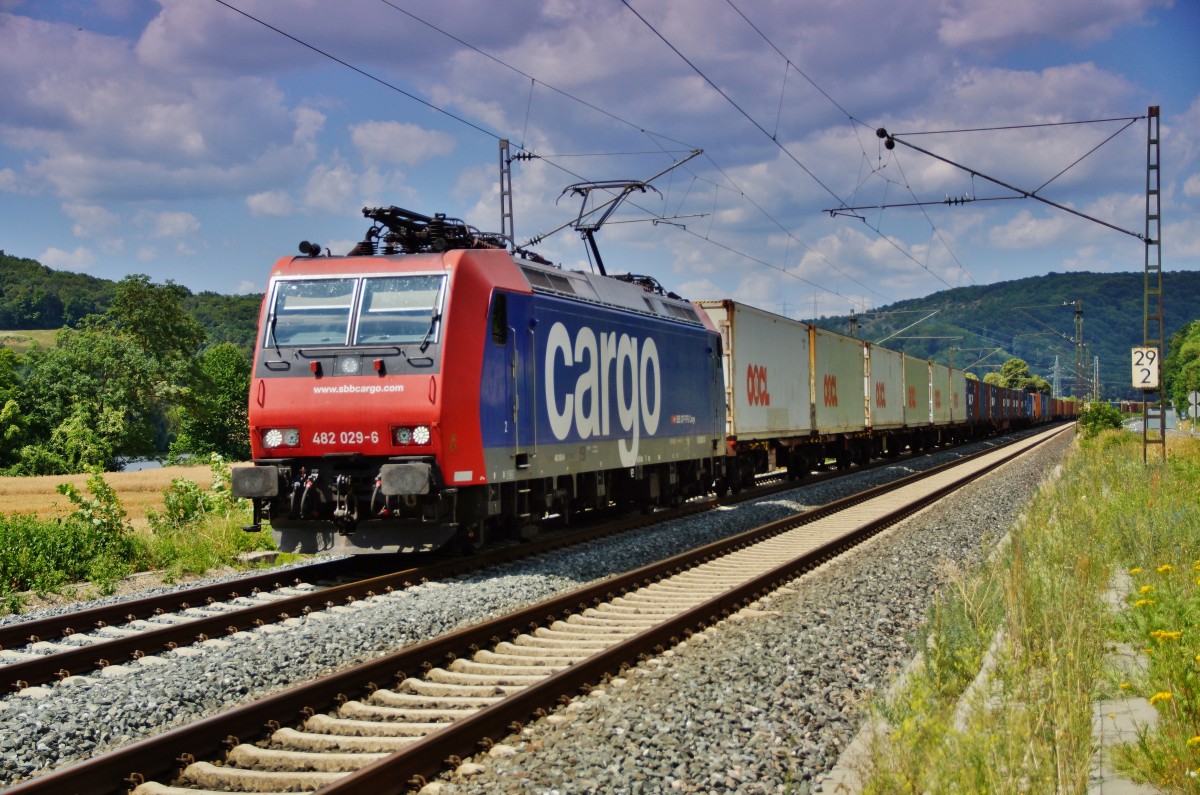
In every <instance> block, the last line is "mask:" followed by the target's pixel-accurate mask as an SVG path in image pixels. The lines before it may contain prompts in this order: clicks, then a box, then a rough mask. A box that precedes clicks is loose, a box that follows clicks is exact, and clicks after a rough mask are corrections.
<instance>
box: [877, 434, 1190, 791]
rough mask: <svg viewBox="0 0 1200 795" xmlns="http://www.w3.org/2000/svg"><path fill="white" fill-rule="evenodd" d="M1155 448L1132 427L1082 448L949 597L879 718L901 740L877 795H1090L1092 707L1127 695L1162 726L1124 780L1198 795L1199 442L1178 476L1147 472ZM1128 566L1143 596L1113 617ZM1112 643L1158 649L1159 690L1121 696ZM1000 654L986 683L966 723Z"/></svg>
mask: <svg viewBox="0 0 1200 795" xmlns="http://www.w3.org/2000/svg"><path fill="white" fill-rule="evenodd" d="M1141 452H1142V451H1141V441H1140V439H1138V438H1137V437H1135V436H1133V435H1131V434H1127V433H1124V432H1121V431H1109V432H1104V433H1101V434H1100V435H1099V436H1097V437H1096V438H1094V439H1088V440H1082V441H1081V443H1080V445H1079V447H1078V448H1077V449H1076V450H1074V451H1073V453H1072V454H1071V456H1070V457H1069V459H1068V461H1067V462H1066V463H1065V465H1064V471H1063V472H1062V474H1061V476H1060V477H1057V478H1055V479H1053V480H1051V481H1048V482H1047V483H1045V484H1044V485H1043V487H1042V489H1041V490H1040V491H1039V493H1038V495H1037V496H1036V497H1035V499H1034V500H1033V501H1032V503H1031V505H1030V506H1029V507H1028V509H1027V512H1026V517H1027V518H1025V519H1023V520H1021V521H1019V522H1018V523H1017V524H1016V525H1015V526H1014V527H1013V528H1012V530H1011V536H1010V543H1009V544H1008V545H1007V546H1006V547H1005V548H1004V549H1003V550H1002V551H1001V552H1000V553H999V554H997V555H996V556H995V557H994V559H993V561H992V562H991V563H989V564H986V565H985V566H983V567H982V568H981V569H980V570H978V571H975V572H972V573H970V574H969V575H966V576H964V577H963V578H962V581H961V582H959V583H957V584H955V585H954V587H952V588H950V589H948V593H947V594H946V595H945V597H944V598H943V599H942V600H941V601H940V602H939V604H938V605H937V606H936V607H935V608H934V609H933V611H932V613H931V618H930V621H929V622H928V625H927V628H926V637H925V639H924V643H923V645H922V648H923V649H924V650H925V651H924V662H923V663H922V664H921V665H919V666H917V667H916V668H915V670H914V672H913V673H912V676H911V677H910V679H909V681H908V684H907V686H906V687H904V688H903V689H902V691H901V692H900V694H899V695H898V696H897V697H895V698H893V699H891V700H890V701H887V702H885V703H881V704H879V705H878V706H877V709H878V711H879V714H880V717H881V718H883V719H884V720H885V721H886V725H887V730H886V731H885V732H884V733H883V734H882V735H881V736H880V737H879V738H877V742H876V745H875V753H874V755H873V758H872V759H871V760H870V761H869V762H868V764H867V768H868V769H867V770H866V771H865V773H864V776H865V779H866V784H865V787H864V792H867V793H901V792H903V793H910V792H922V793H926V792H927V793H950V792H998V793H1004V792H1013V793H1016V792H1062V793H1082V792H1086V790H1087V783H1088V776H1089V772H1090V769H1091V762H1092V756H1093V752H1094V745H1093V739H1092V703H1093V701H1094V700H1095V699H1096V698H1098V697H1101V696H1105V695H1109V696H1111V695H1114V694H1115V693H1116V692H1120V691H1125V692H1128V693H1130V694H1141V695H1145V696H1146V697H1147V698H1149V699H1151V701H1152V702H1153V703H1154V704H1155V706H1156V707H1157V708H1158V710H1159V714H1160V724H1159V730H1158V731H1157V732H1156V733H1150V734H1147V735H1146V737H1145V738H1144V739H1143V741H1142V742H1140V743H1137V744H1135V745H1133V746H1129V747H1125V748H1122V749H1121V750H1120V751H1119V752H1118V753H1117V754H1116V756H1117V758H1118V759H1119V760H1120V764H1121V765H1122V766H1123V768H1124V769H1125V770H1127V771H1128V772H1129V773H1131V774H1132V775H1134V776H1135V777H1136V778H1138V779H1139V780H1143V781H1147V782H1150V783H1153V784H1155V785H1156V786H1160V787H1166V788H1169V789H1170V790H1171V791H1179V792H1200V783H1198V781H1197V778H1196V777H1195V776H1196V775H1200V771H1198V770H1197V769H1198V768H1200V736H1197V735H1200V702H1198V699H1200V679H1198V678H1197V677H1198V672H1200V657H1198V656H1197V654H1198V653H1200V571H1193V567H1195V568H1197V569H1200V560H1197V558H1200V551H1198V550H1200V507H1198V506H1197V499H1196V487H1197V485H1198V484H1200V445H1197V444H1195V443H1192V442H1187V441H1180V442H1178V443H1176V444H1174V445H1173V447H1172V449H1171V451H1170V456H1169V458H1168V461H1167V463H1166V464H1165V465H1164V464H1161V463H1153V464H1151V465H1150V466H1145V465H1143V464H1142V461H1141ZM1123 569H1133V570H1134V571H1135V575H1134V580H1135V583H1136V584H1137V586H1138V588H1137V589H1135V591H1134V592H1133V593H1131V594H1129V596H1128V599H1127V603H1126V606H1125V607H1124V608H1123V609H1122V610H1121V611H1119V612H1118V613H1115V614H1114V613H1113V611H1112V610H1111V608H1110V607H1109V606H1108V605H1107V604H1106V602H1105V600H1104V598H1103V595H1104V593H1105V591H1106V590H1107V589H1108V588H1109V587H1110V583H1111V582H1112V581H1113V575H1114V573H1115V572H1117V571H1119V570H1123ZM1146 586H1150V588H1151V590H1145V588H1146ZM1148 599H1152V600H1153V601H1152V603H1151V602H1148V601H1147V600H1148ZM1175 633H1178V634H1175ZM1113 640H1126V641H1128V642H1131V643H1133V644H1134V647H1135V648H1138V649H1146V650H1148V654H1149V656H1150V668H1149V673H1148V675H1147V676H1146V677H1145V681H1139V682H1123V683H1122V687H1121V688H1115V687H1113V686H1111V685H1110V684H1108V683H1109V682H1110V681H1112V678H1113V675H1112V674H1106V671H1105V660H1104V651H1105V644H1106V642H1111V641H1113ZM993 642H994V646H993V653H994V655H995V666H994V668H993V669H992V670H991V671H990V672H989V673H988V676H987V679H986V681H987V686H986V687H984V688H983V689H982V690H981V691H979V692H978V693H973V695H972V697H971V698H969V699H967V700H966V702H965V704H966V706H967V709H966V710H965V711H963V709H962V706H961V705H960V699H961V698H962V695H963V693H964V692H965V691H966V690H967V686H968V684H969V683H970V682H971V680H972V679H973V678H974V671H977V670H978V665H977V664H976V661H977V660H980V659H982V657H983V653H984V651H985V650H986V649H987V648H988V646H989V644H992V643H993ZM956 710H958V715H957V720H956V714H955V713H956Z"/></svg>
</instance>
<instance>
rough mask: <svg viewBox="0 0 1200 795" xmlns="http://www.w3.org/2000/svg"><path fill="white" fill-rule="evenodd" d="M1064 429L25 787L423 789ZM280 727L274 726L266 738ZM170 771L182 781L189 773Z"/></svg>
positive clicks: (155, 794)
mask: <svg viewBox="0 0 1200 795" xmlns="http://www.w3.org/2000/svg"><path fill="white" fill-rule="evenodd" d="M1056 432H1057V431H1050V432H1047V433H1043V434H1039V435H1038V436H1036V437H1033V438H1032V439H1030V440H1027V441H1025V442H1020V443H1017V444H1015V445H1011V446H1009V447H1008V448H1005V449H1002V450H994V451H991V452H988V453H985V454H983V455H980V456H976V457H974V458H972V459H970V460H968V461H966V462H963V463H958V464H955V465H948V466H943V467H939V468H936V469H934V470H931V471H930V472H928V473H923V474H922V475H919V476H912V477H910V478H906V479H904V480H903V481H900V482H898V483H896V484H892V485H890V486H888V487H881V488H878V489H873V490H871V491H869V492H866V493H864V494H862V495H857V496H856V497H853V498H848V499H846V500H842V501H839V502H838V503H833V504H830V505H828V506H823V507H822V508H819V509H817V510H814V511H809V512H806V513H804V514H799V515H797V516H793V517H789V518H787V519H784V520H781V521H779V522H774V523H772V524H770V525H765V526H763V527H760V528H757V529H756V530H752V531H750V532H748V533H743V534H741V535H739V536H737V537H734V538H731V539H727V540H724V541H720V542H717V543H714V544H710V545H708V546H707V547H703V548H701V549H699V550H694V551H692V552H689V553H686V554H684V555H680V556H676V557H675V558H671V559H669V560H667V561H664V562H662V563H660V564H655V565H653V566H648V567H645V568H643V569H639V570H637V571H634V572H630V573H628V574H626V575H622V576H619V577H615V578H613V579H611V580H607V581H604V582H601V583H599V584H596V585H593V586H590V587H587V588H584V589H581V590H578V591H575V592H572V593H570V594H567V595H565V596H562V597H557V598H555V599H552V600H548V601H547V602H543V603H541V604H539V605H535V606H533V607H530V608H527V609H525V610H521V611H518V612H516V613H514V614H511V615H508V616H505V617H502V618H498V619H495V620H492V621H489V622H486V623H484V624H481V625H478V626H476V627H472V628H470V629H466V630H462V631H459V632H455V633H452V634H449V635H445V636H442V637H440V638H437V639H434V640H432V641H429V642H426V643H422V644H420V645H417V646H413V647H410V648H408V649H405V650H403V651H401V652H398V653H396V654H393V655H390V656H388V657H385V658H382V659H380V660H376V661H373V662H371V663H368V664H366V665H362V666H358V667H356V668H354V669H351V670H349V671H346V672H342V673H339V674H337V675H335V676H333V677H329V678H326V679H323V680H319V681H316V682H312V683H310V684H308V685H305V686H302V687H300V688H297V689H294V690H291V691H287V692H284V693H279V694H277V695H275V696H271V697H269V698H266V699H262V700H261V701H259V702H255V703H254V704H251V705H247V706H245V707H242V708H239V709H236V710H232V711H230V712H227V713H225V714H223V715H219V716H216V717H214V718H209V719H207V720H203V721H200V722H197V723H195V724H192V725H190V726H186V727H183V728H181V729H178V730H175V731H172V732H169V733H167V734H164V735H161V736H159V737H156V738H152V739H150V740H145V741H143V742H140V743H138V744H136V745H133V746H129V747H128V748H125V749H123V750H120V751H117V752H115V753H113V754H109V755H106V756H103V757H97V758H96V759H94V760H91V761H90V762H87V763H82V764H80V765H76V766H75V767H70V768H66V769H64V770H61V771H59V772H56V773H53V774H50V775H47V776H44V777H41V778H38V779H34V780H32V781H29V782H26V783H25V784H22V785H19V786H17V787H16V788H14V789H13V790H11V791H12V792H14V793H17V792H20V793H60V792H61V793H66V792H80V793H101V792H115V791H119V790H121V789H122V788H124V787H136V789H135V792H138V793H140V794H141V795H162V794H163V793H173V792H188V793H193V794H194V793H195V791H196V790H197V789H204V790H226V791H229V790H233V791H261V792H278V791H302V790H313V789H317V788H321V787H325V788H327V789H326V790H325V791H327V792H347V793H348V792H356V793H357V792H371V793H372V795H374V793H375V792H377V791H378V790H380V788H383V789H385V790H388V791H397V790H401V789H404V788H412V787H418V786H420V785H421V784H423V783H424V782H425V781H426V780H427V779H430V778H432V777H434V776H436V775H438V774H439V773H440V772H442V771H443V770H444V769H445V768H446V767H447V766H453V765H455V764H457V762H458V761H460V760H461V758H464V757H467V756H470V755H471V754H473V753H475V752H476V751H478V750H479V748H481V747H486V746H487V744H488V743H490V742H491V741H493V740H494V739H496V738H499V737H502V736H505V735H506V734H508V733H510V732H511V731H513V730H515V729H518V728H520V724H521V723H522V722H524V721H527V720H528V719H529V718H530V717H531V716H537V715H539V714H545V713H546V711H548V710H550V709H552V708H553V707H554V705H555V704H556V703H558V702H559V701H560V700H562V699H570V698H572V697H574V696H575V695H576V694H577V693H579V692H583V691H586V690H587V689H588V688H590V687H591V686H593V685H595V684H596V683H598V682H600V681H602V680H603V678H604V677H605V676H608V675H612V674H614V673H617V672H619V671H620V670H621V668H622V667H623V666H628V665H631V664H634V663H636V661H637V660H638V659H639V658H641V657H644V656H646V655H653V654H655V653H660V652H661V651H662V650H663V649H665V648H669V647H670V646H672V645H674V644H675V643H677V642H678V641H679V640H681V639H683V638H685V637H687V636H688V635H689V634H690V633H692V632H694V631H697V630H699V629H701V628H703V627H704V626H707V625H710V624H712V623H715V622H716V621H718V620H720V619H721V618H722V617H723V616H725V615H728V614H730V613H731V612H734V611H736V610H738V609H740V608H742V607H744V606H745V605H746V604H749V603H751V602H753V601H755V600H757V599H759V598H761V597H762V596H763V595H765V594H766V593H767V592H768V591H769V590H771V589H773V588H775V587H778V586H779V585H782V584H784V583H786V582H788V581H790V580H792V579H794V578H795V577H796V576H798V575H799V574H800V573H803V572H804V571H806V570H808V569H811V568H813V567H815V566H817V565H819V564H820V563H821V562H823V561H825V560H827V559H829V558H830V557H832V556H835V555H837V554H839V553H840V552H841V551H842V550H844V549H845V548H847V547H849V546H853V545H854V544H857V543H859V542H860V541H861V540H863V539H864V538H866V537H869V536H870V535H871V534H873V533H875V532H878V531H879V530H880V529H882V528H883V527H886V526H888V525H890V524H892V523H894V522H896V521H899V520H900V519H902V518H904V517H905V516H907V515H909V514H911V513H912V512H914V511H916V510H919V509H920V508H921V507H922V506H924V505H926V504H929V503H930V502H932V501H934V500H936V499H938V498H939V497H940V496H942V495H944V494H946V493H948V492H950V491H952V490H954V489H956V488H958V487H960V486H961V485H963V484H965V483H966V482H969V481H970V480H973V479H974V478H976V477H978V476H980V475H981V474H983V473H985V472H987V471H990V470H991V469H993V468H995V467H996V466H999V465H1000V464H1002V463H1004V462H1005V461H1007V460H1009V459H1011V458H1013V457H1015V456H1016V455H1019V454H1021V453H1022V452H1024V451H1025V450H1026V449H1029V448H1030V447H1032V446H1034V445H1036V444H1038V443H1040V442H1041V441H1044V440H1045V439H1047V438H1049V437H1050V436H1051V435H1053V434H1054V433H1056ZM1014 448H1016V449H1014ZM781 561H783V562H781ZM392 681H395V682H397V684H396V685H395V686H389V683H391V682H392ZM264 725H267V726H269V727H270V729H269V732H268V735H267V736H266V737H265V738H264V739H261V740H260V739H259V738H260V737H263V733H262V727H263V726H264ZM293 725H296V726H298V728H292V726H293ZM238 738H244V739H247V740H249V741H250V742H242V741H241V740H240V739H238ZM218 758H219V759H221V761H220V762H219V763H213V762H207V761H204V760H206V759H218ZM177 760H178V764H177ZM155 779H175V780H174V782H173V783H174V785H175V786H168V785H164V784H160V783H157V782H156V781H155Z"/></svg>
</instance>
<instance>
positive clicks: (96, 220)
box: [62, 202, 121, 237]
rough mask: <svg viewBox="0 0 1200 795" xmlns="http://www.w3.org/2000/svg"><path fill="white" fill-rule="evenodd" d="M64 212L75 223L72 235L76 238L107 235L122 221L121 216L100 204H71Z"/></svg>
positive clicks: (65, 207)
mask: <svg viewBox="0 0 1200 795" xmlns="http://www.w3.org/2000/svg"><path fill="white" fill-rule="evenodd" d="M62 209H63V212H64V213H66V215H67V217H68V218H70V219H71V220H72V221H74V222H75V223H74V225H73V226H72V227H71V234H73V235H75V237H92V236H94V235H100V234H103V233H107V232H109V231H111V230H112V229H114V228H115V227H116V226H117V225H118V224H119V223H120V221H121V219H120V216H118V215H117V214H116V213H114V212H111V211H109V210H107V209H105V208H104V207H101V206H100V205H98V204H82V203H78V202H69V203H67V204H64V205H63V208H62Z"/></svg>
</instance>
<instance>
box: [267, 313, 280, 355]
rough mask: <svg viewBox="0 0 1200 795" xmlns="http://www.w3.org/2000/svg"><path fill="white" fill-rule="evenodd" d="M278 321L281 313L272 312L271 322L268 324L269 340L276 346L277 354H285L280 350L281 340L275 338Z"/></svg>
mask: <svg viewBox="0 0 1200 795" xmlns="http://www.w3.org/2000/svg"><path fill="white" fill-rule="evenodd" d="M278 322H279V315H277V314H274V313H272V314H271V323H270V325H268V326H267V340H268V341H269V342H270V343H271V345H273V346H275V353H276V355H278V356H282V355H283V354H281V353H280V352H279V340H277V339H276V338H275V324H276V323H278Z"/></svg>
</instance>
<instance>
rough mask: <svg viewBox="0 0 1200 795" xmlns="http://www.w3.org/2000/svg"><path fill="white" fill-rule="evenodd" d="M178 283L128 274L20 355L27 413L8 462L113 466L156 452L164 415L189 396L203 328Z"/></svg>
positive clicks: (28, 470)
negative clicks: (97, 302) (76, 321)
mask: <svg viewBox="0 0 1200 795" xmlns="http://www.w3.org/2000/svg"><path fill="white" fill-rule="evenodd" d="M188 294H189V293H188V291H187V290H186V289H185V288H182V287H179V286H177V285H174V284H172V283H170V282H168V283H167V284H165V285H154V284H151V283H150V280H149V277H146V276H142V275H136V276H129V277H127V278H125V279H124V280H122V281H121V282H120V283H119V284H118V285H117V291H116V296H115V297H114V299H113V303H112V305H111V306H110V308H109V310H108V312H106V313H105V314H104V315H93V316H90V317H89V318H87V319H85V320H84V321H83V322H81V323H80V326H79V328H78V329H70V328H65V329H63V330H62V331H60V332H59V333H58V336H57V337H56V339H55V342H56V345H55V347H54V348H49V349H40V348H35V349H34V350H32V351H30V353H29V354H28V356H27V375H26V377H25V379H24V380H23V381H22V383H21V389H20V393H21V397H20V400H19V405H20V406H21V409H22V410H23V413H24V415H25V417H26V419H27V421H28V423H29V430H28V433H27V439H38V440H41V441H39V442H38V443H36V444H27V445H25V447H23V448H22V449H21V451H20V461H19V462H18V463H17V465H16V466H15V467H14V469H15V470H16V471H18V472H21V473H25V474H51V473H59V472H62V473H65V472H81V471H85V470H86V469H89V468H93V467H101V468H104V469H113V468H117V467H119V466H120V459H124V458H135V457H145V456H156V455H159V454H160V453H162V452H165V451H166V449H167V445H168V440H169V422H168V417H170V416H171V415H172V413H173V412H174V410H175V409H176V408H177V407H180V406H186V405H188V403H189V401H190V400H191V390H190V386H191V384H193V383H195V382H196V381H197V380H198V379H199V370H198V367H197V364H196V356H195V355H196V353H197V351H198V350H199V348H200V346H201V345H202V344H203V342H204V330H203V327H202V326H200V324H199V323H197V322H196V321H195V320H194V319H193V318H192V317H191V316H189V315H188V314H187V313H186V312H185V311H184V310H183V308H182V301H183V299H184V298H185V297H186V296H187V295H188Z"/></svg>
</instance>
